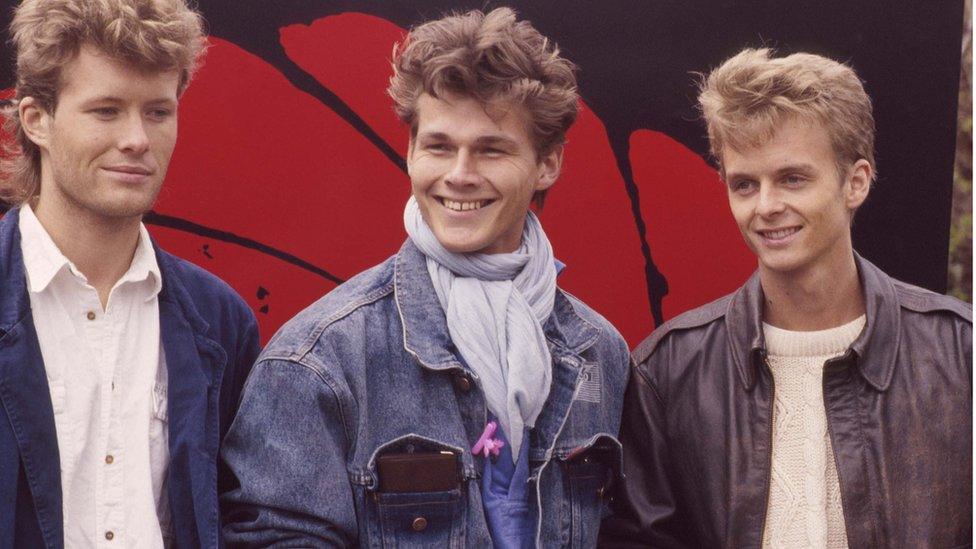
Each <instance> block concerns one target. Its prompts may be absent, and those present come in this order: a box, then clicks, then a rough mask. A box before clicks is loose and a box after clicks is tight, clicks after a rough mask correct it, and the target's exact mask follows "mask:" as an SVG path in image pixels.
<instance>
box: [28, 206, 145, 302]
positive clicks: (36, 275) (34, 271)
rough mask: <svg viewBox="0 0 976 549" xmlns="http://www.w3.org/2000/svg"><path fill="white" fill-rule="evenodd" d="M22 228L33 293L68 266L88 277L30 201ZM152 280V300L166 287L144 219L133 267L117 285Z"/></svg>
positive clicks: (79, 275) (45, 285) (74, 271)
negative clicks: (56, 242) (45, 226)
mask: <svg viewBox="0 0 976 549" xmlns="http://www.w3.org/2000/svg"><path fill="white" fill-rule="evenodd" d="M19 228H20V235H21V249H22V250H23V253H24V269H25V270H26V271H27V283H28V290H29V291H30V292H31V293H41V292H43V291H44V290H45V289H47V287H48V286H50V284H51V281H53V280H54V278H55V277H56V276H57V275H58V273H60V272H61V271H63V270H65V269H67V270H69V271H70V272H71V273H72V274H74V275H75V276H77V277H78V278H80V279H82V280H85V281H86V282H87V279H86V278H85V275H84V274H82V273H81V271H79V270H78V269H77V268H76V267H75V266H74V264H73V263H71V261H70V260H69V259H68V258H67V257H65V256H64V254H62V253H61V250H60V249H58V246H57V244H55V243H54V240H52V239H51V235H49V234H48V232H47V230H46V229H44V226H43V225H41V222H40V220H38V219H37V216H36V215H35V214H34V210H33V209H32V208H31V206H30V204H24V206H23V207H22V208H21V209H20V219H19ZM143 280H149V281H150V282H151V284H152V286H151V288H152V289H151V291H150V292H149V294H148V295H147V296H146V301H149V300H151V299H153V298H154V297H156V296H157V295H158V294H159V291H160V290H161V289H162V286H163V282H162V280H163V279H162V275H161V274H160V271H159V264H158V263H157V262H156V254H155V253H153V247H152V240H150V238H149V231H147V230H146V226H145V225H143V224H142V223H140V224H139V241H138V242H137V244H136V251H135V253H134V254H133V256H132V263H131V264H130V265H129V269H128V270H127V271H126V272H125V274H124V275H122V278H120V279H119V282H118V283H116V285H118V284H121V283H123V282H139V281H143Z"/></svg>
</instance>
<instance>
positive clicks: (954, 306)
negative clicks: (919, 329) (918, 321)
mask: <svg viewBox="0 0 976 549" xmlns="http://www.w3.org/2000/svg"><path fill="white" fill-rule="evenodd" d="M891 283H892V285H893V286H894V288H895V293H896V295H897V296H898V304H899V306H901V308H902V309H906V310H908V311H912V312H915V313H922V314H936V315H947V316H949V317H951V318H952V319H953V320H956V321H958V322H964V323H966V324H969V325H972V323H973V308H972V306H971V305H969V304H968V303H965V302H963V301H961V300H959V299H956V298H954V297H951V296H947V295H943V294H938V293H935V292H933V291H931V290H926V289H925V288H920V287H918V286H914V285H912V284H909V283H907V282H902V281H900V280H896V279H894V278H891Z"/></svg>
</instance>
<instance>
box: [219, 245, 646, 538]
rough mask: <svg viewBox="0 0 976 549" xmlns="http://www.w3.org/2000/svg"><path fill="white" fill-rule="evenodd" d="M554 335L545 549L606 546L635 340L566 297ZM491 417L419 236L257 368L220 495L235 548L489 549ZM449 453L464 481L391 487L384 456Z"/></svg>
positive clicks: (309, 314) (545, 417)
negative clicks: (483, 438) (478, 450)
mask: <svg viewBox="0 0 976 549" xmlns="http://www.w3.org/2000/svg"><path fill="white" fill-rule="evenodd" d="M544 328H545V332H546V336H547V338H548V340H549V344H550V350H551V352H552V357H553V363H552V368H553V381H552V389H551V391H550V394H549V398H548V400H547V401H546V404H545V407H544V409H543V411H542V413H541V415H540V416H539V418H538V420H537V421H536V427H535V429H533V430H532V433H531V437H530V439H529V443H530V444H531V446H530V450H529V455H528V459H529V463H530V465H531V470H530V472H529V483H530V489H531V490H534V491H535V497H534V501H536V502H537V505H538V509H537V514H538V516H539V517H540V520H539V521H538V524H539V526H538V528H537V531H536V532H535V538H536V544H537V545H541V546H543V547H554V546H568V547H592V546H594V545H595V543H596V536H597V529H598V528H599V525H600V518H601V515H602V514H603V513H604V509H605V505H604V502H603V501H602V491H603V488H604V486H605V485H606V484H608V483H609V482H610V480H611V479H612V478H614V476H615V474H616V473H615V472H616V471H619V470H620V445H619V442H618V441H617V439H616V435H617V431H618V427H619V425H620V413H621V404H622V398H623V391H624V386H625V384H626V381H627V376H628V373H629V368H628V364H629V357H628V352H627V345H626V343H625V342H624V340H623V339H622V338H621V337H620V335H619V334H618V333H617V331H616V330H615V329H614V328H613V327H612V326H611V325H610V324H609V323H607V321H606V320H604V319H603V318H602V317H600V316H599V315H597V314H596V313H594V312H593V311H592V310H590V309H589V308H587V307H586V306H585V305H583V304H582V303H580V302H579V301H578V300H576V299H575V298H573V297H571V296H569V295H568V294H566V293H564V292H562V291H558V292H557V294H556V302H555V308H554V310H553V314H552V315H551V316H550V318H549V319H548V321H547V322H546V324H545V326H544ZM487 416H488V411H487V408H486V406H485V398H484V394H483V393H482V392H481V390H480V389H479V387H478V380H477V378H476V377H475V376H474V374H473V373H472V372H471V371H470V370H469V369H468V368H467V367H466V366H465V365H464V364H463V362H462V361H461V359H460V358H459V355H458V352H457V350H456V348H455V347H454V345H453V344H452V343H451V339H450V337H449V336H448V331H447V326H446V321H445V318H444V313H443V310H442V309H441V306H440V304H439V303H438V301H437V296H436V295H435V293H434V288H433V286H432V285H431V282H430V276H429V275H428V273H427V267H426V264H425V259H424V256H423V255H422V254H421V253H420V252H419V251H418V250H417V249H416V247H415V246H414V245H413V244H412V243H411V242H410V241H409V240H408V241H407V243H405V244H404V246H403V247H402V248H401V250H400V252H399V253H398V254H397V255H396V256H394V257H392V258H390V259H389V260H387V261H386V262H384V263H382V264H381V265H378V266H376V267H374V268H372V269H370V270H368V271H366V272H364V273H361V274H360V275H358V276H356V277H354V278H353V279H351V280H349V281H348V282H347V283H345V284H343V285H341V286H339V287H338V288H336V289H335V290H333V291H332V292H330V293H329V294H328V295H326V296H325V297H323V298H322V299H320V300H319V301H318V302H316V303H315V304H313V305H312V306H310V307H309V308H308V309H306V310H305V311H303V312H302V313H300V314H299V315H298V316H297V317H295V318H294V319H292V320H291V321H290V322H288V324H286V325H285V326H284V327H283V328H282V329H281V330H280V331H279V332H278V334H277V335H275V337H274V338H272V340H271V342H270V343H269V344H268V347H267V348H266V349H265V350H264V352H263V353H262V355H261V357H260V358H259V359H258V362H257V364H255V366H254V369H253V370H252V372H251V376H250V377H249V379H248V381H247V383H246V385H245V388H244V396H243V398H242V402H241V408H240V410H239V412H238V415H237V418H236V419H235V420H234V423H233V425H231V428H230V432H229V433H228V435H227V438H226V439H225V441H224V447H223V451H222V455H223V458H224V460H225V461H226V463H227V465H228V467H229V469H230V470H231V471H232V473H233V474H234V475H235V476H236V478H237V480H238V481H239V483H240V486H239V487H238V488H236V489H234V490H232V491H230V492H228V493H226V494H224V495H223V497H222V502H223V503H224V504H225V506H224V510H225V516H224V520H225V522H224V524H225V526H224V534H225V536H226V539H227V541H228V543H231V544H238V543H239V544H241V545H248V546H262V547H263V546H268V545H278V546H289V547H332V546H350V545H359V546H362V547H387V546H400V547H421V546H422V547H489V546H491V538H490V534H489V530H488V526H487V524H486V520H485V512H484V509H483V507H482V505H483V504H482V495H481V475H482V472H483V470H484V458H483V457H482V456H474V455H472V453H471V446H472V445H474V443H475V442H476V441H477V440H478V437H479V436H480V435H481V433H482V431H483V429H484V426H485V422H486V421H487ZM440 451H449V452H454V453H456V454H457V455H458V456H459V458H460V471H459V477H460V481H459V483H458V484H457V486H456V487H455V488H452V489H449V490H444V491H437V492H407V493H392V492H381V491H379V490H378V482H379V480H378V474H377V458H378V457H380V456H382V455H383V454H385V453H388V452H440ZM420 518H423V521H420V520H418V519H420Z"/></svg>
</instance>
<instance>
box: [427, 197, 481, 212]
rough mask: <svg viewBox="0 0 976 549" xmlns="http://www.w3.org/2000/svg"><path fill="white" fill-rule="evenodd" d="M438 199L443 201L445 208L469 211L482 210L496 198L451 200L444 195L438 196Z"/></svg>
mask: <svg viewBox="0 0 976 549" xmlns="http://www.w3.org/2000/svg"><path fill="white" fill-rule="evenodd" d="M436 198H437V201H438V202H440V203H441V205H442V206H444V207H445V208H447V209H449V210H452V211H455V212H468V211H472V210H480V209H481V208H484V207H485V206H488V205H489V204H493V203H494V202H495V201H494V200H463V201H462V200H451V199H449V198H444V197H440V196H438V197H436Z"/></svg>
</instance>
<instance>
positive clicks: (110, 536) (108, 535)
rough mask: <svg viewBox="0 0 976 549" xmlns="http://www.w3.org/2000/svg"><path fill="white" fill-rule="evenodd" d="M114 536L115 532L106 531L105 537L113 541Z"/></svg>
mask: <svg viewBox="0 0 976 549" xmlns="http://www.w3.org/2000/svg"><path fill="white" fill-rule="evenodd" d="M114 537H115V534H113V533H112V531H111V530H109V531H108V532H105V539H107V540H109V541H112V538H114Z"/></svg>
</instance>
